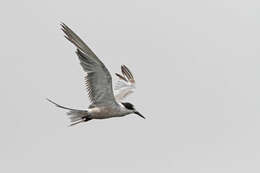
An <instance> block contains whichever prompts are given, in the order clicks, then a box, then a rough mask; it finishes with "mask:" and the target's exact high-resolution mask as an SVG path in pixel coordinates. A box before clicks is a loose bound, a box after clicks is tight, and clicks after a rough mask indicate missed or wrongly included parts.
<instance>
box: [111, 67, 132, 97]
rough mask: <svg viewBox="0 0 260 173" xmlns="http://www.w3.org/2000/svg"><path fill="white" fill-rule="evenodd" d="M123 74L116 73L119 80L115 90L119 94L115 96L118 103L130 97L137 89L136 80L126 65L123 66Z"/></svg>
mask: <svg viewBox="0 0 260 173" xmlns="http://www.w3.org/2000/svg"><path fill="white" fill-rule="evenodd" d="M121 72H122V75H121V74H118V73H116V75H117V76H118V77H119V80H118V82H117V84H116V86H115V90H116V91H118V93H117V94H116V95H115V97H116V100H117V101H122V100H123V99H124V98H126V97H127V96H128V95H130V94H131V93H133V92H134V89H135V79H134V76H133V74H132V73H131V71H130V70H129V68H127V67H126V66H125V65H122V66H121Z"/></svg>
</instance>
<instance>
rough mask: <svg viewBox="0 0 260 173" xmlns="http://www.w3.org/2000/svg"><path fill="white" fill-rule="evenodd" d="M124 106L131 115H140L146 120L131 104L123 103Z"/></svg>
mask: <svg viewBox="0 0 260 173" xmlns="http://www.w3.org/2000/svg"><path fill="white" fill-rule="evenodd" d="M122 105H123V106H124V107H125V108H126V109H127V110H128V111H129V112H130V113H134V114H137V115H139V116H140V117H142V118H144V119H145V117H144V116H143V115H142V114H141V113H140V112H138V111H137V110H136V109H135V108H134V105H133V104H131V103H129V102H124V103H122Z"/></svg>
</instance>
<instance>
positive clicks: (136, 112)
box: [134, 111, 145, 119]
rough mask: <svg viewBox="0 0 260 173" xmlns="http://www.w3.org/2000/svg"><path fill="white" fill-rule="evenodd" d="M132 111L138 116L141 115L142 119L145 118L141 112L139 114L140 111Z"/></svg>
mask: <svg viewBox="0 0 260 173" xmlns="http://www.w3.org/2000/svg"><path fill="white" fill-rule="evenodd" d="M134 113H135V114H137V115H139V116H140V117H142V118H143V119H145V117H144V116H143V115H142V114H140V112H138V111H135V112H134Z"/></svg>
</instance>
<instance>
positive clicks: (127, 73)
mask: <svg viewBox="0 0 260 173" xmlns="http://www.w3.org/2000/svg"><path fill="white" fill-rule="evenodd" d="M121 71H122V74H123V75H124V76H125V77H126V78H127V79H128V81H129V82H131V83H134V82H135V80H134V76H133V75H132V73H131V71H130V70H129V69H128V68H127V67H126V66H125V65H122V66H121Z"/></svg>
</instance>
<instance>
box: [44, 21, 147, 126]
mask: <svg viewBox="0 0 260 173" xmlns="http://www.w3.org/2000/svg"><path fill="white" fill-rule="evenodd" d="M61 29H62V31H63V32H64V34H65V38H66V39H67V40H69V41H70V42H71V43H72V44H74V45H75V46H76V54H77V56H78V58H79V61H80V65H81V66H82V68H83V70H84V72H86V76H85V83H86V87H87V91H88V96H89V99H90V101H91V104H90V106H89V107H88V109H86V110H78V109H72V108H68V107H65V106H62V105H59V104H57V103H55V102H54V101H52V100H50V99H47V100H48V101H49V102H51V103H53V104H54V105H55V106H57V107H59V108H63V109H66V110H68V112H67V115H68V116H69V118H70V121H71V124H70V125H71V126H73V125H76V124H79V123H82V122H87V121H89V120H92V119H106V118H112V117H122V116H125V115H128V114H137V115H139V116H140V117H142V118H145V117H144V116H143V115H142V114H141V113H139V112H138V111H137V110H136V109H135V107H134V106H133V105H132V104H131V103H129V102H123V99H125V98H126V97H127V96H128V95H129V94H131V93H133V91H134V89H135V79H134V77H133V74H132V73H131V71H130V70H129V69H128V68H127V67H126V66H125V65H122V66H121V72H122V74H118V73H116V76H117V77H118V82H117V83H116V86H115V90H117V91H118V94H116V95H114V92H113V88H112V77H111V74H110V73H109V71H108V70H107V68H106V66H105V65H104V64H103V62H102V61H100V59H99V58H98V57H97V56H96V55H95V53H94V52H93V51H92V50H91V49H90V48H89V47H88V46H87V45H86V44H85V43H84V42H83V41H82V40H81V39H80V37H79V36H77V35H76V34H75V33H74V32H73V31H72V30H71V29H70V28H69V27H68V26H67V25H65V24H64V23H61Z"/></svg>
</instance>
